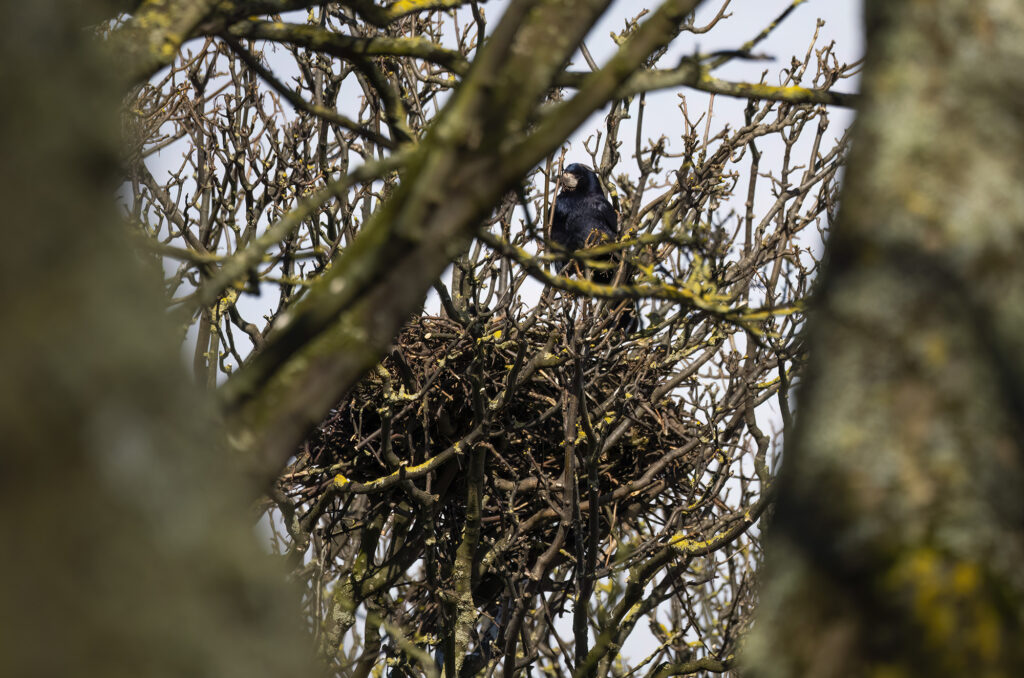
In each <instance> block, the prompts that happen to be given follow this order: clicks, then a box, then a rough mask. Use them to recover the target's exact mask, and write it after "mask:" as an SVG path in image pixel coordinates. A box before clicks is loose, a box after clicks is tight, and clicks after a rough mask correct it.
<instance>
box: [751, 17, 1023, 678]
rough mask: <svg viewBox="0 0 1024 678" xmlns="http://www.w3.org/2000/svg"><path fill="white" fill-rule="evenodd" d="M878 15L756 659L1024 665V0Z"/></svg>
mask: <svg viewBox="0 0 1024 678" xmlns="http://www.w3.org/2000/svg"><path fill="white" fill-rule="evenodd" d="M867 26H868V44H869V50H868V63H867V66H866V71H865V76H864V85H865V100H864V102H863V108H862V111H861V115H860V118H859V119H858V122H857V125H858V129H857V135H858V136H857V138H856V141H855V145H854V151H853V156H852V158H851V163H850V167H849V173H848V182H847V185H846V187H845V193H844V196H843V198H844V199H843V210H842V214H841V217H840V224H839V225H838V227H837V229H836V230H835V232H834V234H833V236H832V238H831V241H830V244H829V247H830V256H829V264H828V266H827V272H826V274H825V278H824V280H823V283H822V290H821V294H820V297H819V299H818V304H817V308H816V311H815V313H814V315H813V319H812V320H811V327H810V341H811V356H812V358H811V366H810V368H809V372H808V375H807V379H806V382H805V383H804V385H803V387H802V390H801V393H800V397H799V400H800V404H801V408H800V414H799V422H798V424H797V431H796V433H795V437H794V439H793V440H791V441H789V444H788V445H787V449H786V459H785V462H784V468H783V472H782V476H781V478H780V480H779V490H780V499H779V504H778V507H777V511H776V514H775V517H774V520H773V524H772V525H771V526H770V528H769V534H770V537H769V544H768V547H767V548H768V553H769V556H768V563H767V572H766V577H767V580H766V583H765V585H764V590H763V592H762V596H761V609H760V617H759V623H758V625H757V631H756V633H755V634H754V636H753V637H752V638H751V639H750V642H749V646H748V652H747V654H746V664H747V666H748V667H749V672H750V675H756V676H769V677H775V676H815V677H817V678H822V677H828V676H858V675H877V676H881V675H885V676H909V675H927V676H936V675H958V676H959V675H972V676H1016V675H1024V643H1022V642H1021V638H1022V631H1024V624H1022V620H1024V539H1022V537H1024V535H1022V528H1024V473H1022V462H1024V457H1022V446H1024V442H1022V441H1024V436H1022V422H1024V267H1022V266H1021V264H1020V262H1021V258H1022V257H1024V190H1022V188H1024V187H1022V183H1021V182H1022V179H1024V166H1022V163H1024V124H1022V122H1024V5H1022V4H1020V3H1014V2H1002V1H1000V0H984V1H977V0H956V1H950V2H886V1H884V0H873V1H869V2H868V3H867Z"/></svg>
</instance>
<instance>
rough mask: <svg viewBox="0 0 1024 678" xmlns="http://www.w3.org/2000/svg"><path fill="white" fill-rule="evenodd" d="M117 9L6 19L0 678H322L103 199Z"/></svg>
mask: <svg viewBox="0 0 1024 678" xmlns="http://www.w3.org/2000/svg"><path fill="white" fill-rule="evenodd" d="M109 6H110V5H109V4H107V5H106V7H102V6H101V3H97V2H93V3H64V2H53V1H42V2H35V3H27V4H26V3H21V2H17V3H16V2H5V3H4V7H7V10H6V11H5V12H4V15H5V16H7V17H8V19H9V21H10V22H11V25H9V26H8V29H7V31H8V35H7V37H5V38H4V40H3V41H2V43H0V58H2V61H3V63H4V64H5V67H4V68H3V69H0V89H2V91H3V92H4V95H5V101H6V104H5V105H4V106H3V107H2V109H0V148H3V153H2V160H0V195H2V198H3V204H4V211H5V214H4V218H3V219H2V220H0V229H2V230H3V231H4V239H5V242H6V243H7V244H8V247H7V248H6V249H5V250H4V254H3V259H4V261H3V265H2V266H0V299H2V307H3V313H4V320H3V325H4V330H3V331H2V332H0V375H3V376H2V382H3V387H2V388H0V430H2V431H3V439H2V443H0V446H2V448H3V454H2V456H0V535H2V537H3V547H2V548H0V572H2V573H3V576H2V577H0V620H3V621H2V622H0V629H2V630H0V675H4V676H24V677H30V676H85V677H88V676H103V677H104V678H117V677H119V676H124V677H128V676H148V677H150V678H156V677H160V676H186V675H187V676H247V677H250V678H255V677H257V676H285V675H288V676H292V675H315V669H314V668H313V667H312V665H311V661H310V659H309V658H310V657H311V656H312V653H311V652H310V651H309V649H310V646H311V644H312V642H311V639H309V638H307V637H306V635H305V633H304V632H303V631H302V629H303V622H302V619H301V616H300V614H299V611H298V605H297V602H298V596H297V592H294V591H290V590H286V587H285V586H284V584H283V581H284V576H283V568H278V567H275V566H274V565H273V564H272V563H271V562H270V560H269V557H268V556H267V555H266V554H265V553H261V552H260V549H259V548H258V546H257V544H256V539H255V536H254V535H253V531H252V524H251V518H250V517H249V516H247V515H246V513H245V511H244V507H245V506H246V504H247V501H246V497H247V496H249V495H248V494H247V493H245V492H243V490H242V489H241V487H240V485H241V481H240V480H239V474H237V473H233V472H231V470H230V469H229V468H228V467H227V465H226V464H225V463H224V462H225V460H226V459H227V455H225V454H224V453H223V452H222V451H221V450H219V449H218V445H216V444H214V443H213V442H212V441H215V440H220V439H222V438H223V433H222V432H218V431H217V429H216V428H215V426H214V424H213V422H212V421H211V417H210V413H211V412H212V411H213V410H214V406H213V404H212V403H211V402H208V401H206V400H204V398H203V397H202V395H201V394H199V393H198V392H197V391H196V390H195V389H194V388H192V387H191V386H190V385H189V383H188V379H187V377H186V375H185V371H184V369H183V365H182V362H181V359H180V343H179V342H178V341H177V329H176V328H175V327H174V326H173V325H172V323H171V322H170V320H169V318H168V317H167V315H166V314H165V313H163V312H162V311H161V308H163V307H164V306H165V301H166V300H164V299H162V298H161V293H160V290H159V284H158V281H159V272H157V271H154V270H150V269H147V268H145V267H143V266H141V265H140V262H139V255H138V253H135V252H132V251H130V250H129V248H128V246H127V245H128V243H129V237H128V234H127V229H124V228H122V227H120V226H119V220H118V219H117V217H116V215H115V214H114V210H113V209H112V205H111V203H110V201H109V200H108V197H109V196H111V195H112V194H113V191H114V189H115V188H116V178H117V164H118V157H117V151H116V149H117V135H118V130H117V128H116V121H117V120H118V116H117V101H118V96H119V92H117V91H116V90H115V86H116V85H117V83H116V82H115V80H116V78H115V77H114V74H115V73H116V72H117V68H115V67H114V66H113V65H112V64H111V63H110V62H109V61H107V60H106V59H103V58H101V56H100V55H99V54H97V53H96V52H97V50H96V49H95V45H94V44H93V42H92V38H91V35H90V32H89V31H88V30H87V29H86V28H85V27H86V26H88V25H90V24H94V23H95V22H97V21H99V20H100V19H101V18H102V17H103V16H104V15H103V14H102V13H101V11H102V10H103V9H108V8H109ZM90 9H91V10H99V11H96V13H89V11H88V10H90ZM112 85H114V86H112ZM220 447H223V445H220Z"/></svg>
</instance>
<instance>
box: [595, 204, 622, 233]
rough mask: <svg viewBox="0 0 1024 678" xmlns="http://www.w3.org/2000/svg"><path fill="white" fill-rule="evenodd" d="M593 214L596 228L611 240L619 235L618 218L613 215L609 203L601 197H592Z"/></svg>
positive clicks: (613, 212) (613, 211)
mask: <svg viewBox="0 0 1024 678" xmlns="http://www.w3.org/2000/svg"><path fill="white" fill-rule="evenodd" d="M593 214H594V218H595V220H596V221H597V223H598V227H599V228H600V229H601V230H602V231H604V232H605V233H606V234H607V235H610V236H611V237H612V238H614V237H615V236H617V235H618V233H619V216H618V215H617V214H615V210H614V209H612V205H611V203H609V202H608V200H606V199H605V197H604V196H603V195H602V196H594V200H593Z"/></svg>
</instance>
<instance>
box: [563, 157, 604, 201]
mask: <svg viewBox="0 0 1024 678" xmlns="http://www.w3.org/2000/svg"><path fill="white" fill-rule="evenodd" d="M560 183H561V184H562V188H564V189H565V190H567V191H575V190H577V189H583V191H584V192H585V193H590V192H592V191H594V190H597V191H600V192H601V193H602V194H603V193H604V192H603V191H601V184H600V183H599V182H598V180H597V175H596V174H595V173H594V170H592V169H590V168H589V167H587V166H586V165H581V164H579V163H578V162H574V163H573V164H571V165H569V166H568V167H566V168H565V169H564V170H563V171H562V176H561V179H560Z"/></svg>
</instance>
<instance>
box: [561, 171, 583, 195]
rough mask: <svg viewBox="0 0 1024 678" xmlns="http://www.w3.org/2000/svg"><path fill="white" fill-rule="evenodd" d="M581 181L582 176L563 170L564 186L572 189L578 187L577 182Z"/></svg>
mask: <svg viewBox="0 0 1024 678" xmlns="http://www.w3.org/2000/svg"><path fill="white" fill-rule="evenodd" d="M579 182H580V178H579V177H578V176H576V175H575V174H573V173H572V172H562V186H565V187H566V188H567V189H569V190H570V191H571V190H572V189H574V188H576V184H578V183H579Z"/></svg>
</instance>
